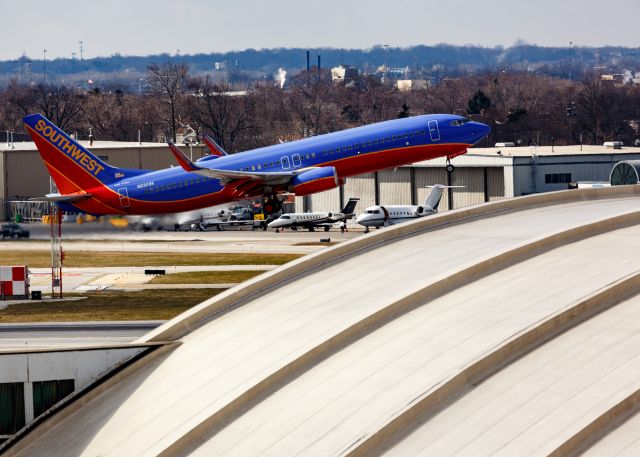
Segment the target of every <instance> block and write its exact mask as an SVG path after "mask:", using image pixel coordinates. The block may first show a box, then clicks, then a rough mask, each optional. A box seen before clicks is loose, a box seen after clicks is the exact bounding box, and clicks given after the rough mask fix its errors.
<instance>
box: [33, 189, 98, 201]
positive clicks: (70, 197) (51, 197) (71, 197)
mask: <svg viewBox="0 0 640 457" xmlns="http://www.w3.org/2000/svg"><path fill="white" fill-rule="evenodd" d="M89 197H91V194H87V193H79V192H78V193H74V194H66V195H62V194H47V195H45V196H44V197H35V198H30V199H29V201H32V202H50V203H73V202H77V201H78V200H84V199H85V198H89Z"/></svg>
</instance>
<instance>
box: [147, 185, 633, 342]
mask: <svg viewBox="0 0 640 457" xmlns="http://www.w3.org/2000/svg"><path fill="white" fill-rule="evenodd" d="M638 196H640V186H617V187H608V188H601V189H573V190H566V191H559V192H547V193H544V194H534V195H527V196H525V197H517V198H512V199H508V200H499V201H495V202H490V203H483V204H480V205H475V206H469V207H465V208H460V209H457V210H452V211H448V212H445V213H442V214H436V215H434V216H429V217H426V218H421V219H418V220H416V221H412V222H408V223H405V224H400V225H397V226H393V227H389V228H386V229H385V230H381V231H377V232H375V233H371V234H368V235H366V236H361V237H358V238H355V239H353V240H351V241H348V242H345V243H341V244H338V245H336V246H333V247H331V248H327V249H324V250H322V251H319V252H316V253H314V254H311V255H308V256H305V257H303V258H300V259H298V260H295V261H293V262H290V263H288V264H286V265H283V266H282V267H279V268H277V269H275V270H272V271H271V272H269V273H267V274H264V275H260V277H257V278H254V279H251V280H249V281H246V282H244V283H242V284H241V285H240V286H238V287H234V288H232V289H229V290H227V291H225V292H223V293H221V294H218V295H216V296H215V297H213V298H211V299H209V300H206V301H204V302H202V303H201V304H200V305H198V306H195V307H193V308H191V309H190V310H188V311H186V312H184V313H182V314H181V315H180V316H178V317H176V318H174V319H172V320H170V321H168V322H167V323H165V324H163V325H161V326H160V327H158V328H157V329H155V330H153V331H151V332H150V333H148V334H146V335H144V336H143V337H141V338H140V339H139V340H138V342H148V341H174V340H176V339H178V338H180V337H182V336H184V335H186V334H187V333H189V332H191V331H193V330H195V329H196V328H198V327H200V326H201V325H202V324H204V323H206V322H208V321H210V320H211V319H214V318H215V317H216V316H218V315H220V314H222V313H224V312H226V311H227V310H230V309H233V308H235V307H237V306H241V305H242V304H243V303H245V302H247V301H248V300H251V299H252V298H256V297H259V296H260V295H261V294H263V293H266V292H268V291H269V290H270V289H272V288H274V287H278V286H280V285H282V284H284V283H286V282H289V281H292V280H294V279H297V278H299V277H301V276H303V275H305V274H307V273H309V272H311V271H313V270H314V269H317V268H323V267H324V266H325V265H328V264H330V263H332V262H334V261H336V260H339V259H341V258H344V257H346V256H350V255H354V254H357V253H358V252H360V251H361V250H364V249H371V248H373V247H375V246H377V245H381V244H385V243H390V242H394V241H396V240H397V239H399V238H402V237H405V236H409V235H414V234H417V233H421V232H424V231H427V230H438V229H441V228H444V227H446V226H448V225H451V224H458V223H464V222H466V221H470V220H475V219H477V218H482V217H491V216H494V215H496V214H501V213H506V212H513V211H522V210H526V209H530V208H533V207H541V206H549V205H555V204H560V203H570V202H578V201H587V200H594V199H608V198H609V199H611V198H625V197H627V198H632V197H638Z"/></svg>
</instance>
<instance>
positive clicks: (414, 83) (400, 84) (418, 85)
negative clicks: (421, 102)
mask: <svg viewBox="0 0 640 457" xmlns="http://www.w3.org/2000/svg"><path fill="white" fill-rule="evenodd" d="M428 85H429V84H428V83H427V81H426V80H425V79H399V80H398V81H397V82H396V87H397V88H398V90H399V91H400V92H411V91H412V90H420V89H426V88H427V87H428Z"/></svg>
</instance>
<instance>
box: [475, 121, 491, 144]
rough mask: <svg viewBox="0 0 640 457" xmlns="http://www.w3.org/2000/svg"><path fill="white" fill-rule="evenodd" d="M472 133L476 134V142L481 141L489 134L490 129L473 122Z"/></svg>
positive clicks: (485, 125) (480, 123)
mask: <svg viewBox="0 0 640 457" xmlns="http://www.w3.org/2000/svg"><path fill="white" fill-rule="evenodd" d="M474 124H475V125H474V133H476V132H477V133H476V134H477V136H478V140H481V139H483V138H484V137H485V136H487V135H488V134H489V133H490V132H491V127H489V126H488V125H487V124H483V123H482V122H474Z"/></svg>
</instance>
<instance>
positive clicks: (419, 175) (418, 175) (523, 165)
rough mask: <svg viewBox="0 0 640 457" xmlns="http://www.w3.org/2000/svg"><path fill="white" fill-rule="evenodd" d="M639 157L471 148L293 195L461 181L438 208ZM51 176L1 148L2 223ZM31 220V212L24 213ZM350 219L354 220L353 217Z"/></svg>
mask: <svg viewBox="0 0 640 457" xmlns="http://www.w3.org/2000/svg"><path fill="white" fill-rule="evenodd" d="M82 144H83V145H84V146H86V147H89V148H90V149H91V150H92V151H93V152H94V153H95V154H96V155H97V156H99V157H100V158H102V159H103V160H105V161H107V162H108V163H110V164H112V165H115V166H120V167H127V168H138V169H139V168H145V169H150V170H157V169H161V168H166V167H170V166H176V163H175V158H174V157H173V155H172V154H171V153H170V152H169V149H168V148H167V146H166V145H164V144H159V143H124V142H94V143H93V145H92V146H89V144H88V143H87V142H83V143H82ZM182 149H183V150H184V151H185V152H186V153H187V154H188V155H189V154H190V155H192V157H193V158H194V159H198V158H200V157H202V156H204V155H205V154H206V153H207V149H206V148H205V147H204V146H203V145H194V146H192V149H189V148H188V147H184V146H183V147H182ZM636 159H640V148H630V147H629V148H628V147H623V148H621V149H615V150H614V149H612V148H607V147H604V146H587V145H585V146H579V145H578V146H564V147H558V146H556V147H538V148H529V147H519V148H514V147H510V148H509V147H507V148H504V147H503V148H472V149H470V150H469V152H468V153H467V154H465V155H462V156H459V157H456V158H455V159H453V161H452V163H453V164H454V165H455V166H456V169H455V171H454V172H453V173H451V174H450V175H449V174H447V172H446V171H445V162H444V159H436V160H432V161H426V162H421V163H417V164H413V165H410V166H405V167H399V168H397V169H390V170H383V171H380V172H377V173H370V174H365V175H360V176H356V177H351V178H348V179H347V182H346V184H345V185H344V186H342V187H340V188H339V189H334V190H331V191H327V192H322V193H319V194H315V195H311V196H308V197H306V198H296V204H295V210H296V211H337V210H339V209H340V208H343V207H344V205H345V203H346V202H347V200H348V199H349V198H351V197H356V198H359V199H360V202H359V204H358V206H357V207H356V212H360V211H362V210H364V208H366V207H367V206H371V205H374V204H387V205H393V204H403V205H406V204H416V205H417V204H421V203H422V202H424V200H425V198H426V195H427V194H428V192H429V190H428V189H427V188H426V186H428V185H433V184H448V185H456V186H464V187H461V188H456V189H453V190H451V193H449V190H445V193H444V194H443V198H442V202H441V204H440V210H441V211H444V210H448V209H449V208H462V207H465V206H469V205H473V204H478V203H482V202H488V201H493V200H499V199H502V198H505V197H513V196H519V195H526V194H531V193H538V192H547V191H552V190H561V189H566V188H567V186H568V183H569V182H575V181H607V180H608V178H609V173H610V172H611V168H612V167H613V165H614V164H615V163H616V162H618V161H619V160H636ZM49 182H50V179H49V174H48V173H47V170H46V169H45V167H44V164H43V163H42V160H41V159H40V156H39V154H38V152H37V150H36V149H35V146H34V144H33V143H32V142H25V143H14V145H13V148H12V146H11V145H6V144H3V145H2V146H0V220H5V219H10V218H12V216H13V214H14V211H15V210H16V207H15V205H12V204H11V203H10V202H13V201H24V200H27V199H28V198H32V197H39V196H42V195H44V194H47V193H49V192H50V188H49ZM22 211H25V210H24V209H23V210H22ZM23 216H24V217H25V218H26V219H29V216H28V215H26V214H23ZM351 224H355V222H354V221H351Z"/></svg>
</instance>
